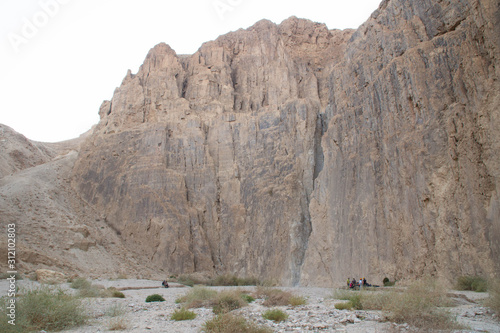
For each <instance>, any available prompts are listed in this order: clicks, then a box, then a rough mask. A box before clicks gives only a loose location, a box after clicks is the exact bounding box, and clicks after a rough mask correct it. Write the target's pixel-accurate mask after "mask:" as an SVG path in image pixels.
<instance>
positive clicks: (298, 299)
mask: <svg viewBox="0 0 500 333" xmlns="http://www.w3.org/2000/svg"><path fill="white" fill-rule="evenodd" d="M289 303H290V305H291V306H300V305H305V304H306V303H307V302H306V299H305V298H304V297H302V296H292V297H290V300H289Z"/></svg>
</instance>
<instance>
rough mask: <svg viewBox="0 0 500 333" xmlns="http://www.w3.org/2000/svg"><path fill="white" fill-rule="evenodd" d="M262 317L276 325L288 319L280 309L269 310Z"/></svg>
mask: <svg viewBox="0 0 500 333" xmlns="http://www.w3.org/2000/svg"><path fill="white" fill-rule="evenodd" d="M262 317H263V318H264V319H267V320H272V321H274V322H276V323H278V322H280V321H285V320H287V319H288V315H287V314H286V313H285V312H283V311H282V310H280V309H269V310H267V311H265V312H264V313H263V314H262Z"/></svg>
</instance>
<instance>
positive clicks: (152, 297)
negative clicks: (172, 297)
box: [146, 294, 165, 303]
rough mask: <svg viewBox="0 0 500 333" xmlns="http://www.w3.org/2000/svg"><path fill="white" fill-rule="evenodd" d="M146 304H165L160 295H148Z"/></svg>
mask: <svg viewBox="0 0 500 333" xmlns="http://www.w3.org/2000/svg"><path fill="white" fill-rule="evenodd" d="M146 302H147V303H150V302H165V299H164V298H163V296H161V295H158V294H153V295H149V296H148V297H146Z"/></svg>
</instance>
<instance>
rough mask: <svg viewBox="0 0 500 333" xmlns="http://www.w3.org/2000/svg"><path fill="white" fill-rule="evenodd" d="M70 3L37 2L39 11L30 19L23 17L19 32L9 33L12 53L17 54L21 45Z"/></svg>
mask: <svg viewBox="0 0 500 333" xmlns="http://www.w3.org/2000/svg"><path fill="white" fill-rule="evenodd" d="M70 1H72V0H39V1H38V5H39V6H40V8H39V10H38V11H37V12H36V13H35V14H33V16H32V17H31V18H28V17H23V19H22V26H21V28H20V30H19V31H18V32H17V33H14V32H11V33H9V34H8V36H7V38H8V39H9V42H10V45H11V46H12V48H13V49H14V51H16V52H19V50H20V47H21V45H23V44H27V43H28V42H29V41H30V40H32V39H33V38H35V37H36V36H37V35H38V33H39V32H40V31H41V30H42V29H43V28H45V27H46V26H47V25H48V24H49V22H50V20H51V19H52V18H53V17H55V16H56V15H57V14H58V13H59V11H60V9H61V6H62V5H65V4H67V3H69V2H70Z"/></svg>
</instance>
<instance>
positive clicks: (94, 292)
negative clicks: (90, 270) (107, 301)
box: [78, 284, 111, 298]
mask: <svg viewBox="0 0 500 333" xmlns="http://www.w3.org/2000/svg"><path fill="white" fill-rule="evenodd" d="M78 296H80V297H87V298H92V297H103V298H106V297H111V293H108V291H107V290H106V289H105V288H104V287H103V286H99V285H95V284H91V285H90V286H88V287H87V286H85V287H82V288H80V289H78Z"/></svg>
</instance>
